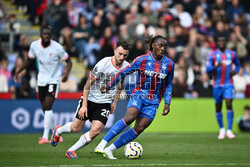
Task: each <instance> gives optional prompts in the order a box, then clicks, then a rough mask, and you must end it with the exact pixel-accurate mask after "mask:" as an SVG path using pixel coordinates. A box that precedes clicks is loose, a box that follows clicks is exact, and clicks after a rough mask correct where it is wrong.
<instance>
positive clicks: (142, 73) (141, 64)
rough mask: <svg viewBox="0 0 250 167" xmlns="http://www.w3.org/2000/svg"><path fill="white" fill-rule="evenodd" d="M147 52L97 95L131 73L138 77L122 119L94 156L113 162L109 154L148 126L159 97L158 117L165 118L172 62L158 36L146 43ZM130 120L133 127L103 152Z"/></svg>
mask: <svg viewBox="0 0 250 167" xmlns="http://www.w3.org/2000/svg"><path fill="white" fill-rule="evenodd" d="M149 48H150V51H151V52H149V53H148V54H146V55H142V56H140V57H138V58H137V59H135V60H134V62H133V64H132V65H131V66H130V67H127V68H126V69H124V70H123V71H121V72H119V73H118V74H117V75H116V76H115V77H114V78H113V79H112V80H111V81H110V82H109V83H108V84H107V85H106V86H104V87H102V88H101V92H102V93H106V92H108V91H109V90H110V89H111V88H112V87H113V86H114V85H115V84H116V83H118V82H119V81H120V80H122V79H123V78H124V77H125V76H126V75H128V74H130V73H131V72H134V71H138V73H139V80H138V81H139V82H138V83H137V86H136V88H135V89H134V90H133V91H132V95H131V98H130V101H129V103H128V106H127V112H126V115H125V117H124V118H122V119H121V120H119V121H117V122H116V123H115V124H114V125H113V127H112V128H111V129H110V130H109V131H108V133H107V134H106V136H105V137H104V138H103V140H102V141H101V142H100V143H99V144H98V146H97V147H96V148H95V150H94V152H97V153H103V154H104V156H105V157H107V158H109V159H116V158H115V157H114V156H113V151H114V150H116V149H118V148H120V147H122V146H123V145H125V144H127V143H129V142H131V141H133V140H134V139H135V138H137V137H138V135H139V134H140V133H142V132H143V131H144V130H145V129H146V128H147V127H148V126H149V125H150V124H151V123H152V121H153V119H154V117H155V114H156V112H157V109H158V107H159V104H160V101H161V97H162V94H164V99H165V106H164V109H163V111H162V115H163V116H165V115H167V114H168V113H169V111H170V101H171V94H172V79H173V75H174V62H173V61H172V60H171V59H169V58H168V57H167V56H166V55H165V54H166V49H167V39H166V38H165V37H163V36H160V35H158V36H155V37H153V38H151V39H149ZM134 120H136V123H135V126H134V127H133V128H132V129H129V130H128V131H126V132H124V133H123V134H122V135H121V136H120V137H119V138H118V139H117V140H116V141H115V142H114V143H112V144H111V145H110V146H109V147H107V148H105V146H106V145H107V143H108V142H109V141H111V140H112V139H113V138H114V137H115V136H117V135H118V134H119V133H121V131H122V130H123V129H124V128H126V127H127V126H128V125H130V124H131V123H132V122H133V121H134ZM104 148H105V149H104Z"/></svg>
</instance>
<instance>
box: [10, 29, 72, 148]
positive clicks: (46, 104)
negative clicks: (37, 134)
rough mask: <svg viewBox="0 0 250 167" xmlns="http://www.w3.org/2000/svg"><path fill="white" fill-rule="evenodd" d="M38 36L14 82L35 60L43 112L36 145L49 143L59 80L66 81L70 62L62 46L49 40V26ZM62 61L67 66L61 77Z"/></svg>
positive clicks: (53, 123) (53, 125) (17, 71)
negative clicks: (41, 132) (40, 136)
mask: <svg viewBox="0 0 250 167" xmlns="http://www.w3.org/2000/svg"><path fill="white" fill-rule="evenodd" d="M40 35H41V39H38V40H36V41H34V42H32V43H31V46H30V50H29V58H28V59H26V60H25V62H24V63H23V65H22V66H21V67H19V68H17V69H16V71H15V76H14V80H15V81H16V80H17V78H18V77H19V76H18V75H19V73H21V72H22V71H23V70H24V69H25V68H26V67H27V66H28V65H29V64H30V63H31V61H32V59H34V58H37V61H38V68H39V72H38V93H39V100H40V102H41V104H42V110H43V112H44V131H43V136H42V138H40V139H39V142H38V143H39V144H46V143H49V140H48V136H49V131H50V130H52V133H53V132H54V130H55V121H54V117H53V111H52V107H53V103H54V100H55V98H56V97H57V93H58V90H59V84H60V82H61V80H62V82H65V81H67V79H68V76H69V72H70V70H71V67H72V62H71V59H70V57H69V55H68V54H67V53H66V52H65V50H64V48H63V46H62V45H61V44H59V43H58V42H56V41H54V40H52V39H51V37H52V32H51V28H50V27H49V26H44V27H42V29H41V34H40ZM63 61H65V62H66V63H67V66H66V70H65V73H63V75H62V70H61V68H60V65H61V63H62V62H63ZM61 141H62V139H61Z"/></svg>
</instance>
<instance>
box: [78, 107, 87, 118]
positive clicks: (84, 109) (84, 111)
mask: <svg viewBox="0 0 250 167" xmlns="http://www.w3.org/2000/svg"><path fill="white" fill-rule="evenodd" d="M78 115H79V117H80V118H82V119H84V118H87V117H88V109H87V107H85V106H84V105H83V106H82V107H81V108H80V110H79V111H78Z"/></svg>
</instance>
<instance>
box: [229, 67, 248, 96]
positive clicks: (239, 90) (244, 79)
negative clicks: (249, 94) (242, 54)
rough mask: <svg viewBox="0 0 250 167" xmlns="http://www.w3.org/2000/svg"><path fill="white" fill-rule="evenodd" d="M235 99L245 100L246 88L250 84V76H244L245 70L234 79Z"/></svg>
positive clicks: (241, 70)
mask: <svg viewBox="0 0 250 167" xmlns="http://www.w3.org/2000/svg"><path fill="white" fill-rule="evenodd" d="M233 81H234V90H235V91H234V96H235V98H241V99H242V98H245V91H246V86H247V85H248V84H250V75H244V71H243V68H241V69H240V71H239V73H238V74H236V75H235V76H234V77H233Z"/></svg>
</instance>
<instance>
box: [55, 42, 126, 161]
mask: <svg viewBox="0 0 250 167" xmlns="http://www.w3.org/2000/svg"><path fill="white" fill-rule="evenodd" d="M128 52H129V44H128V43H127V42H126V41H123V40H121V41H118V42H117V44H116V48H115V49H114V56H112V57H105V58H103V59H102V60H100V61H99V62H98V63H97V64H96V65H95V67H94V69H93V70H92V72H91V74H90V77H89V78H88V80H87V82H86V84H85V86H84V89H83V96H82V97H81V99H80V101H79V105H78V106H77V109H76V115H75V120H74V122H68V123H67V124H65V125H64V126H62V127H61V126H60V125H59V126H57V127H56V130H55V133H54V135H53V138H52V140H51V144H52V146H56V145H57V143H58V141H59V138H60V136H61V135H62V134H63V133H72V132H79V131H81V129H82V128H83V126H84V124H85V122H86V120H90V121H91V122H92V125H91V129H90V131H88V132H86V133H84V134H83V135H82V136H81V137H80V139H79V140H78V141H77V142H76V143H75V144H74V145H73V146H72V147H70V148H69V149H68V150H67V152H66V154H65V156H66V157H68V158H78V157H77V155H76V153H75V151H76V150H78V149H80V148H81V147H83V146H85V145H87V144H88V143H90V142H91V141H92V140H93V139H94V138H95V137H96V136H97V135H99V134H100V132H101V131H102V130H103V128H104V126H105V124H106V122H107V120H108V116H109V113H111V114H112V113H114V111H115V108H116V103H117V101H118V96H119V94H120V92H121V90H122V89H123V83H122V82H120V83H119V84H118V85H117V86H115V87H114V88H113V89H112V90H111V91H110V92H108V93H107V94H102V93H101V92H100V88H101V87H102V86H103V85H105V84H107V83H108V82H110V81H111V79H112V78H113V77H114V76H115V74H117V73H118V72H120V71H121V70H123V69H124V68H125V67H127V66H129V63H128V62H127V61H125V58H126V56H127V55H128ZM114 94H115V98H114V101H113V103H112V97H113V95H114ZM111 103H112V106H111Z"/></svg>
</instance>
